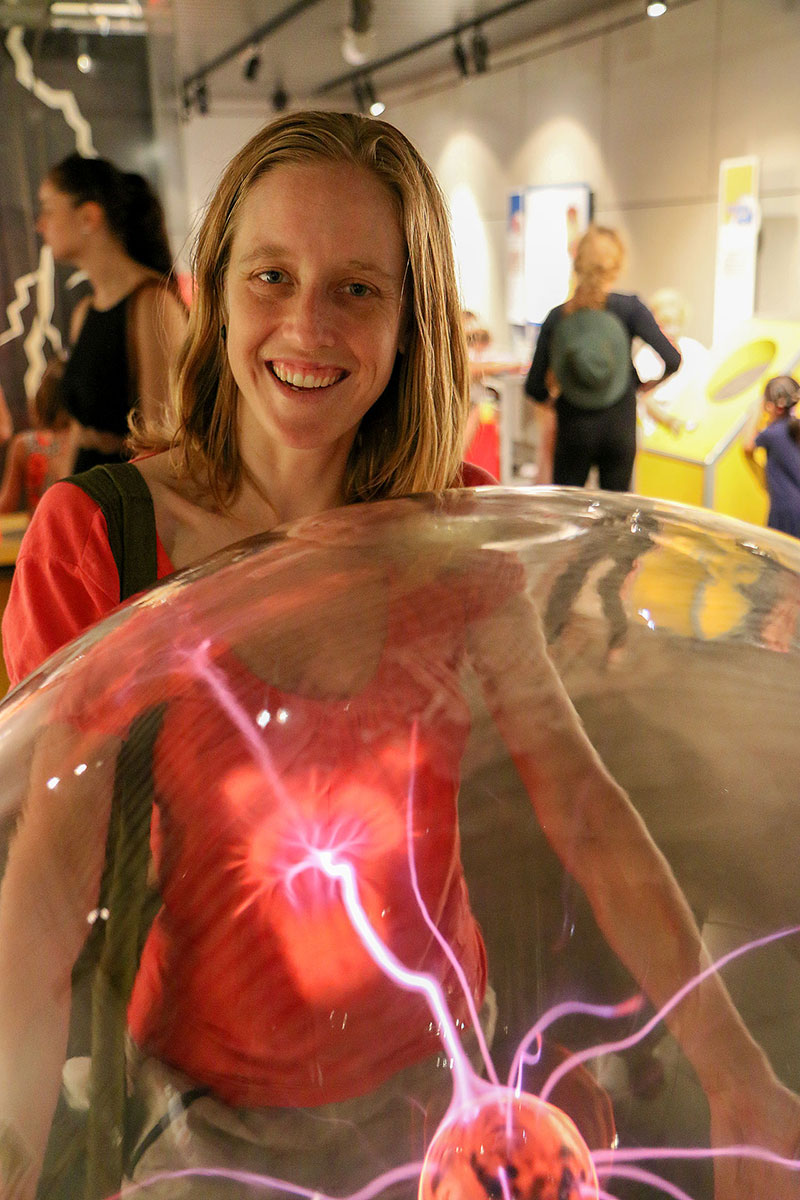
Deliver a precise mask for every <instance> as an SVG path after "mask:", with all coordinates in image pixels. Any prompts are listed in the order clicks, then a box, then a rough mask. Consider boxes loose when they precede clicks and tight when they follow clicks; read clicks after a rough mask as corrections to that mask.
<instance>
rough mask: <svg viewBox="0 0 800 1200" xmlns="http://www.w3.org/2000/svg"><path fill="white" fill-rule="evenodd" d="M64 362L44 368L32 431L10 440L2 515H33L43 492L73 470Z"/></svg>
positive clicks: (1, 491)
mask: <svg viewBox="0 0 800 1200" xmlns="http://www.w3.org/2000/svg"><path fill="white" fill-rule="evenodd" d="M63 374H64V363H63V362H62V361H61V359H53V361H52V362H51V363H50V364H49V365H48V366H47V367H46V368H45V371H44V374H43V375H42V378H41V382H40V383H39V387H38V389H37V391H36V395H35V396H34V398H33V403H32V405H31V408H32V412H31V416H32V418H33V424H34V428H33V429H26V430H25V431H24V432H23V433H18V434H16V436H15V437H13V438H12V439H11V443H10V445H9V447H8V453H7V455H6V466H5V471H4V472H3V482H2V485H0V513H12V512H28V513H32V512H33V510H34V508H35V507H36V505H37V504H38V503H39V501H40V500H41V498H42V494H43V492H44V491H45V490H46V489H47V488H49V487H50V485H51V484H52V483H55V482H56V480H57V479H62V478H63V477H64V475H68V474H69V472H70V471H71V470H72V463H73V459H74V457H75V447H74V438H73V436H72V421H71V418H70V415H69V413H68V412H67V411H66V409H65V408H64V407H63V404H62V400H61V386H60V385H61V378H62V376H63Z"/></svg>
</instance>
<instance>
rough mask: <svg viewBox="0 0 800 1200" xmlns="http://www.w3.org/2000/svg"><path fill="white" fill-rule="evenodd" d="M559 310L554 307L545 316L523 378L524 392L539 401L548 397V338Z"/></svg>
mask: <svg viewBox="0 0 800 1200" xmlns="http://www.w3.org/2000/svg"><path fill="white" fill-rule="evenodd" d="M560 311H561V310H560V309H558V308H554V309H553V310H552V312H549V313H548V314H547V316H546V317H545V319H544V321H543V323H542V327H541V329H540V330H539V336H538V338H537V339H536V347H535V349H534V351H533V361H532V362H531V365H530V370H529V371H528V374H527V377H526V379H525V391H526V393H527V394H528V395H529V396H530V398H531V399H532V400H538V401H539V402H540V403H542V402H544V401H546V400H549V399H550V388H549V387H548V381H547V371H548V368H549V366H550V340H551V338H552V336H553V329H554V328H555V326H556V324H557V322H558V318H559V314H560Z"/></svg>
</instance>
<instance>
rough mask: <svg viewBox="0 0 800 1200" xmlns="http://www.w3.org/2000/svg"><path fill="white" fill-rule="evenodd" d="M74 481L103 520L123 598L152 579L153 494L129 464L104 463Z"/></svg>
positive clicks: (154, 576)
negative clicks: (90, 499) (98, 507)
mask: <svg viewBox="0 0 800 1200" xmlns="http://www.w3.org/2000/svg"><path fill="white" fill-rule="evenodd" d="M67 482H68V483H74V484H75V486H76V487H79V488H81V490H82V491H84V492H86V494H87V496H90V497H91V498H92V500H94V501H95V503H96V504H98V505H99V506H100V508H101V510H102V512H103V516H104V517H105V519H106V525H107V527H108V542H109V546H110V547H111V553H112V554H113V555H114V562H115V563H116V564H117V571H118V572H119V598H120V600H127V599H128V598H129V597H130V596H135V595H136V594H137V592H142V591H144V589H145V588H147V587H150V586H151V584H153V583H155V582H156V579H157V578H158V565H157V555H156V518H155V512H154V510H153V497H152V496H151V495H150V489H149V488H148V486H147V484H146V483H145V481H144V479H143V478H142V474H141V472H140V471H139V470H138V469H137V468H136V467H135V466H133V464H132V463H106V464H104V465H103V466H100V467H92V468H91V470H89V471H84V472H82V473H81V474H80V475H70V476H68V478H67Z"/></svg>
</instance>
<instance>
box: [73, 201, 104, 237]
mask: <svg viewBox="0 0 800 1200" xmlns="http://www.w3.org/2000/svg"><path fill="white" fill-rule="evenodd" d="M79 215H80V222H81V228H82V229H83V232H84V233H94V231H95V230H96V229H99V228H100V226H101V225H102V224H103V223H104V222H105V219H106V214H105V213H104V212H103V209H102V206H101V205H99V204H98V203H97V201H96V200H84V202H83V204H81V206H80V209H79Z"/></svg>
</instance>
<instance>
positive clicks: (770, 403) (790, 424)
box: [744, 375, 800, 538]
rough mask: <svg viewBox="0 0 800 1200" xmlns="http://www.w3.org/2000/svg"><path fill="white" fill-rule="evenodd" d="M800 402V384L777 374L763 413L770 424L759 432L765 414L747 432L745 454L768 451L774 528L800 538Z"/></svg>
mask: <svg viewBox="0 0 800 1200" xmlns="http://www.w3.org/2000/svg"><path fill="white" fill-rule="evenodd" d="M799 400H800V383H798V382H797V380H796V379H793V378H792V376H791V375H776V376H775V378H774V379H770V380H769V382H768V383H767V386H766V387H765V388H764V399H763V403H762V411H763V412H764V413H765V414H766V416H767V421H768V423H767V424H766V425H765V426H764V428H763V429H762V430H761V432H760V433H759V432H757V430H758V424H759V420H760V416H761V413H760V412H758V413H755V414H754V415H753V418H752V420H751V422H750V425H749V426H748V428H747V430H746V431H745V435H744V451H745V454H752V453H753V452H754V450H755V449H756V448H757V447H763V448H764V450H766V452H767V491H768V492H769V517H768V518H767V524H768V525H769V527H770V529H779V530H780V531H781V532H782V533H789V534H791V535H792V536H793V537H798V538H800V421H798V419H797V418H796V417H794V416H793V415H792V409H793V408H794V406H795V405H796V404H797V402H798V401H799Z"/></svg>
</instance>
